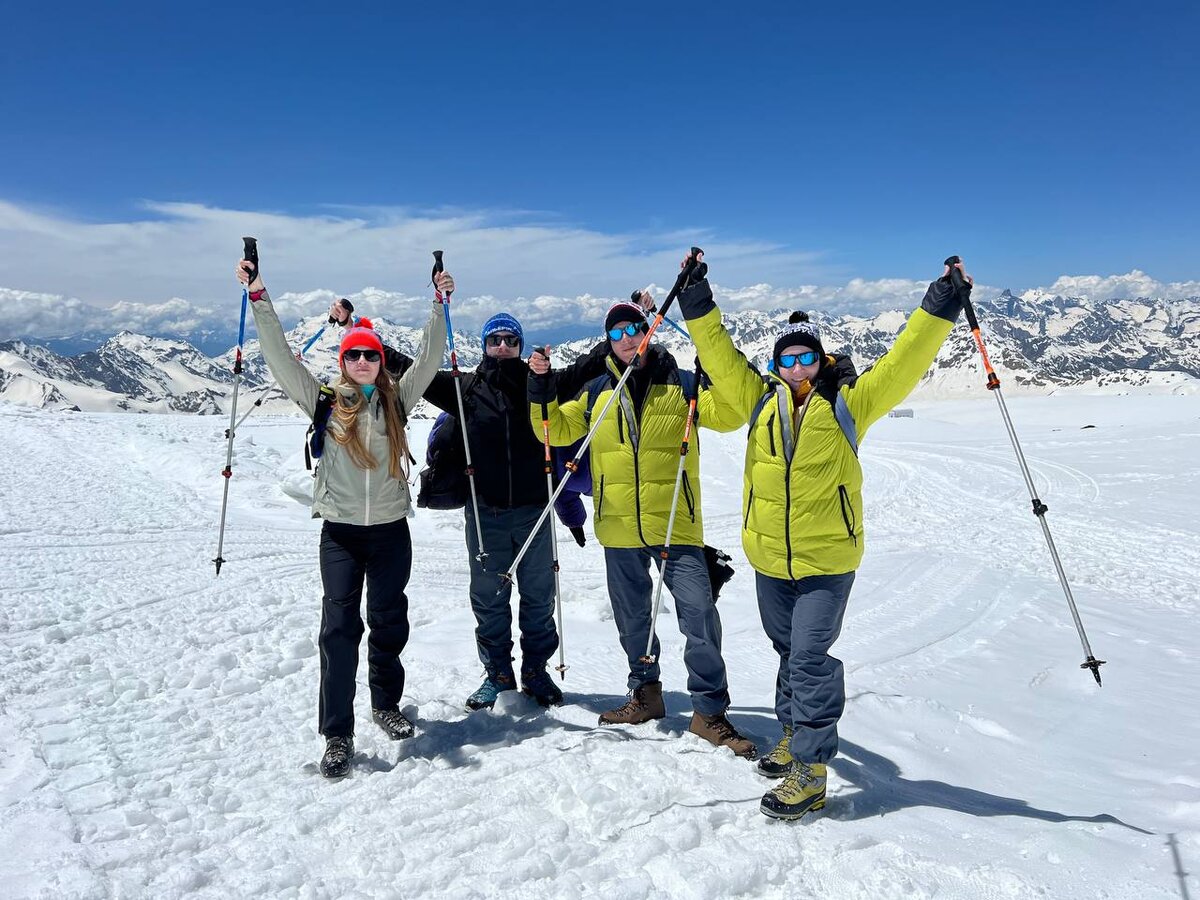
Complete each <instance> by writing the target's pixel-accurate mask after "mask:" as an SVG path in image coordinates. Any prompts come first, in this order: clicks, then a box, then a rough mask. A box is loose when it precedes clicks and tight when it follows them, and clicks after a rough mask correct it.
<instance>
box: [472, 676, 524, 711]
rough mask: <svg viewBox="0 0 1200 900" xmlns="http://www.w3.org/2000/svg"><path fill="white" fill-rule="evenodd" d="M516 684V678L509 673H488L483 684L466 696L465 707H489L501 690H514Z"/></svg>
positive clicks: (493, 704) (473, 708)
mask: <svg viewBox="0 0 1200 900" xmlns="http://www.w3.org/2000/svg"><path fill="white" fill-rule="evenodd" d="M516 686H517V684H516V680H515V679H514V678H513V677H512V676H511V675H489V676H487V678H485V679H483V684H481V685H480V686H479V688H478V689H477V690H476V691H475V693H473V694H472V695H471V696H470V697H468V698H467V709H469V710H472V711H474V710H477V709H491V708H492V707H493V706H495V705H496V698H497V697H499V696H500V694H501V693H502V692H504V691H511V690H515V689H516Z"/></svg>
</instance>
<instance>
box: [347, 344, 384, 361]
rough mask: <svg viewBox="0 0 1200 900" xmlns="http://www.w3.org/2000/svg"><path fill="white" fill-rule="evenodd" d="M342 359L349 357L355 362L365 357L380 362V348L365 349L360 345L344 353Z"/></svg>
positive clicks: (367, 359)
mask: <svg viewBox="0 0 1200 900" xmlns="http://www.w3.org/2000/svg"><path fill="white" fill-rule="evenodd" d="M342 359H348V360H350V361H351V362H355V361H357V360H360V359H365V360H366V361H367V362H379V351H378V350H364V349H362V348H360V347H353V348H351V349H350V350H347V351H346V352H345V353H343V354H342Z"/></svg>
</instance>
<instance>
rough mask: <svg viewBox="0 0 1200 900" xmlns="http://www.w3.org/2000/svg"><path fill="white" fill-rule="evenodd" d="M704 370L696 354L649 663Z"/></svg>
mask: <svg viewBox="0 0 1200 900" xmlns="http://www.w3.org/2000/svg"><path fill="white" fill-rule="evenodd" d="M703 375H704V370H703V369H702V368H701V367H700V355H699V354H696V383H695V384H694V385H693V386H692V396H690V397H688V411H687V419H686V420H685V421H684V423H683V443H682V444H680V445H679V468H677V469H676V470H675V492H674V494H672V495H671V515H670V517H669V518H668V519H667V535H666V539H665V540H664V541H663V548H662V550H660V551H659V554H658V555H659V556H660V557H662V562H660V563H659V565H658V580H657V581H656V582H655V584H654V600H653V601H652V604H653V605H652V607H651V612H650V633H649V634H648V635H646V652H645V653H643V654H642V656H641V662H643V663H645V664H646V665H650V664H651V663H653V662H654V656H653V655H652V654H651V653H650V651H651V650H652V649H653V648H654V628H655V626H656V625H657V624H658V610H659V607H660V606H661V604H660V603H659V599H660V598H661V597H662V589H663V582H664V581H665V580H666V577H667V559H668V558H669V557H670V555H671V532H672V531H674V529H675V514H676V513H677V512H678V511H679V488H680V486H681V485H682V484H683V470H684V466H685V464H686V463H687V455H688V443H689V441H690V440H691V437H692V425H693V424H694V423H695V421H696V399H697V398H698V397H699V396H700V379H701V378H702V377H703Z"/></svg>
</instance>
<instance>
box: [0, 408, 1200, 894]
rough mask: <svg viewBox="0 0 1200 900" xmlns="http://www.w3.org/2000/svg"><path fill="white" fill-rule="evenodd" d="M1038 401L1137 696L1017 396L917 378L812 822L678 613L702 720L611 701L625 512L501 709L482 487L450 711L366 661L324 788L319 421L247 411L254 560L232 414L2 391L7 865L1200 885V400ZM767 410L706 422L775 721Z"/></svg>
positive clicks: (736, 672) (315, 882) (879, 478)
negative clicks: (714, 735)
mask: <svg viewBox="0 0 1200 900" xmlns="http://www.w3.org/2000/svg"><path fill="white" fill-rule="evenodd" d="M1010 405H1011V407H1012V410H1013V413H1014V416H1015V417H1016V420H1017V426H1018V429H1019V431H1020V434H1021V436H1022V439H1023V440H1024V445H1025V449H1026V451H1027V453H1028V455H1029V457H1030V459H1031V463H1032V465H1033V467H1034V469H1035V473H1036V477H1037V480H1038V482H1039V484H1040V485H1041V486H1042V496H1043V498H1044V499H1045V500H1046V502H1047V503H1048V504H1049V505H1050V522H1051V527H1052V528H1053V530H1054V534H1055V536H1056V538H1057V539H1058V543H1059V549H1060V551H1061V553H1062V556H1063V559H1064V561H1065V564H1066V567H1067V570H1068V573H1069V574H1070V576H1071V578H1072V582H1073V585H1074V587H1075V591H1076V597H1077V599H1078V601H1079V605H1080V609H1081V613H1082V616H1083V619H1084V623H1085V625H1086V626H1087V627H1088V630H1089V636H1090V638H1091V641H1092V645H1093V648H1094V650H1095V651H1096V655H1097V656H1099V657H1101V658H1104V659H1107V660H1109V664H1108V665H1107V666H1105V667H1104V669H1103V674H1104V679H1105V687H1104V688H1103V689H1099V688H1097V687H1096V685H1095V684H1094V682H1093V681H1092V678H1091V675H1090V674H1089V673H1087V672H1086V671H1081V670H1080V669H1079V668H1078V663H1079V662H1080V661H1081V659H1082V656H1083V654H1082V651H1081V649H1080V646H1079V643H1078V639H1077V637H1076V635H1075V631H1074V628H1073V626H1072V624H1071V621H1070V617H1069V615H1068V611H1067V607H1066V603H1065V600H1064V598H1063V595H1062V592H1061V590H1060V588H1059V586H1058V584H1057V581H1056V580H1055V578H1054V575H1053V570H1052V569H1051V567H1050V564H1049V561H1048V557H1047V554H1046V550H1045V547H1044V544H1043V541H1042V537H1041V532H1040V530H1039V529H1038V527H1037V524H1036V520H1035V519H1034V517H1033V516H1032V515H1031V514H1030V512H1029V502H1028V498H1027V495H1026V493H1025V488H1024V484H1023V482H1022V481H1021V480H1020V476H1019V473H1018V470H1017V469H1016V466H1015V463H1014V461H1013V457H1012V452H1011V450H1010V448H1009V446H1008V444H1007V439H1006V437H1005V435H1004V432H1003V430H1002V426H1001V423H1000V419H999V416H998V414H997V411H996V408H995V403H994V401H993V400H992V399H991V398H990V396H988V395H987V394H985V393H982V392H981V395H980V397H979V398H977V399H974V400H972V401H964V402H953V403H937V404H927V405H916V417H915V418H914V419H893V420H884V421H883V422H882V423H880V425H879V426H877V428H876V430H875V431H874V432H873V433H872V434H871V435H870V436H869V438H868V440H867V442H866V443H865V444H864V447H863V461H864V465H865V467H866V470H867V501H866V502H867V515H868V518H867V526H868V529H869V545H870V546H869V549H868V553H867V558H866V562H865V564H864V565H863V568H862V569H861V570H860V574H859V579H858V582H857V584H856V585H855V590H854V594H853V597H852V600H851V607H850V612H849V614H848V616H847V621H846V626H845V631H844V635H843V639H842V640H841V642H840V643H839V645H838V650H839V651H840V653H839V655H840V656H841V658H842V659H844V660H845V662H846V671H847V685H848V691H849V697H850V700H849V705H848V708H847V713H846V718H845V720H844V723H843V729H842V736H843V743H842V755H841V757H840V758H839V759H838V760H837V761H836V762H835V763H834V764H833V765H832V767H831V777H830V801H829V805H828V808H827V809H826V810H825V811H824V812H821V813H819V814H815V815H813V816H811V817H810V818H808V819H807V820H805V821H803V822H801V823H797V824H787V823H781V822H775V821H772V820H768V819H767V818H765V817H764V816H762V815H761V814H760V813H759V812H758V801H759V797H760V796H761V794H762V792H763V791H764V790H765V789H766V788H767V786H768V783H767V782H765V781H763V780H761V779H760V778H758V777H757V776H756V775H755V774H754V772H753V770H752V767H751V765H750V764H749V763H746V762H744V761H742V760H738V759H736V758H734V757H733V756H732V755H730V754H729V753H727V752H724V751H718V750H716V749H714V748H712V747H710V746H708V745H707V744H704V743H702V742H701V741H700V740H699V739H697V738H694V737H692V736H691V735H689V734H687V732H686V729H687V722H688V714H689V704H688V701H687V695H686V693H685V692H684V690H683V685H684V674H683V669H682V663H681V661H680V649H681V642H680V639H679V635H678V630H677V628H676V627H675V625H674V622H673V616H672V615H669V614H668V615H664V618H663V620H662V621H663V625H664V627H663V628H661V629H660V630H661V632H662V634H663V638H664V651H663V655H664V683H665V686H666V688H667V691H668V693H667V709H668V713H669V714H668V717H667V718H666V719H665V720H664V721H662V722H661V723H659V724H657V725H646V726H641V727H639V728H631V729H615V730H614V729H600V728H599V727H597V725H596V715H597V713H598V712H599V711H601V710H602V709H604V708H606V707H608V706H610V705H612V704H614V703H616V702H617V701H619V700H620V699H621V695H622V694H623V690H624V687H623V686H624V673H623V667H622V659H621V654H620V652H619V649H618V645H617V641H616V634H615V628H614V626H613V624H612V620H611V615H610V613H609V611H608V602H607V598H606V594H605V590H604V584H603V575H602V571H603V570H602V556H601V552H600V550H599V548H598V547H596V546H594V541H589V544H588V546H587V547H586V548H585V549H583V550H580V549H579V548H577V547H576V546H575V545H574V543H572V542H571V541H570V540H569V538H568V539H567V540H566V541H565V542H563V543H562V544H561V545H560V550H561V553H562V556H563V560H564V577H563V583H564V591H565V605H566V616H567V626H566V627H567V634H566V648H567V653H568V660H567V661H568V663H569V664H570V665H571V669H570V672H569V673H568V677H567V680H566V683H565V688H566V691H567V704H566V705H565V706H563V707H562V708H561V709H557V710H552V711H549V712H543V711H541V710H539V709H537V708H536V707H534V706H533V705H532V703H531V702H530V701H527V700H525V699H524V698H520V697H513V698H511V700H509V699H507V698H506V700H505V702H503V703H502V704H501V706H500V708H498V709H497V710H495V711H494V712H491V713H487V712H484V713H476V714H472V715H467V714H465V713H464V711H463V709H462V701H463V699H464V698H465V697H466V695H467V694H468V693H469V692H470V691H471V690H472V689H473V688H474V687H475V686H476V685H477V683H478V680H479V675H480V669H479V665H478V662H477V660H476V657H475V652H474V646H473V642H472V618H471V615H470V611H469V608H468V606H467V603H466V591H465V584H466V565H465V550H464V548H463V543H462V525H461V517H460V516H459V515H458V514H453V513H426V512H422V513H421V514H420V516H419V518H417V519H416V520H415V521H414V522H413V525H414V534H415V542H416V545H417V551H416V559H415V564H414V572H413V579H412V583H411V586H410V597H411V604H412V619H413V625H414V630H413V638H412V641H411V643H410V645H409V648H408V650H407V652H406V654H405V661H406V664H407V666H408V671H409V693H408V695H407V696H406V700H405V706H406V712H408V713H409V714H410V715H411V716H412V717H414V718H415V719H416V721H417V723H418V734H417V736H416V737H415V738H414V739H412V740H410V741H407V742H403V743H399V744H394V743H391V742H389V741H387V740H386V739H385V738H384V736H383V735H382V733H380V732H378V731H377V730H376V729H375V728H374V727H373V726H372V725H371V724H370V723H369V721H368V719H367V716H366V702H365V700H366V687H365V671H363V672H361V673H360V693H359V728H358V755H357V757H356V760H355V767H354V772H353V774H352V776H351V777H350V778H348V779H346V780H344V781H341V782H337V783H330V782H327V781H324V780H323V779H321V778H320V777H319V775H318V774H317V772H316V766H315V762H316V759H317V757H318V755H319V752H320V747H321V744H320V740H319V738H318V736H317V734H316V731H315V712H316V686H317V669H318V659H317V651H316V646H315V637H316V626H317V619H318V602H319V583H318V579H317V553H316V547H317V531H318V527H319V523H318V522H315V521H312V520H310V519H309V518H308V517H307V514H306V511H305V510H304V509H303V508H302V506H301V505H300V504H299V503H298V502H297V501H296V500H295V499H294V495H295V494H297V493H302V492H303V489H304V486H305V481H306V479H307V475H306V474H305V473H304V468H303V463H302V461H301V458H300V456H299V453H298V450H299V448H300V446H301V442H302V434H303V430H304V425H303V424H302V423H300V422H299V421H298V420H297V419H287V418H266V417H263V418H258V419H257V420H255V419H254V418H252V419H251V420H250V421H249V422H248V423H247V425H246V426H245V427H244V429H243V432H242V434H241V435H240V436H239V441H238V443H239V452H238V454H237V458H236V468H235V472H236V474H235V477H234V481H233V483H232V490H231V508H230V515H229V533H228V535H227V540H226V546H225V552H224V555H225V558H226V559H227V560H228V562H227V563H226V566H225V568H224V570H223V572H222V574H221V576H220V577H219V578H215V577H214V575H213V565H212V562H211V560H212V558H213V556H214V555H215V553H214V551H215V549H216V535H217V517H218V512H219V508H220V495H221V478H220V476H219V471H220V469H221V467H222V465H223V464H224V444H223V441H222V438H221V431H222V429H223V427H224V423H223V422H217V421H216V420H214V419H212V418H192V417H187V416H159V415H102V414H61V413H44V412H33V411H29V410H25V409H21V408H18V407H14V406H0V428H2V429H3V433H4V435H5V439H6V446H7V450H8V454H7V460H8V463H7V466H8V474H7V475H6V476H5V477H4V479H3V480H2V481H0V636H2V638H3V650H2V655H0V746H3V748H4V751H5V752H4V753H3V754H2V755H0V895H3V896H4V897H55V898H57V897H141V896H146V897H156V898H160V897H161V898H170V897H182V896H200V897H251V896H255V897H257V896H272V897H303V898H308V897H312V898H316V897H421V896H430V897H433V896H446V897H455V898H471V897H516V896H520V897H541V896H546V897H577V896H583V897H591V896H603V897H609V898H615V897H620V898H636V897H658V896H673V897H686V898H712V897H735V896H745V897H785V896H786V897H789V898H796V897H823V898H824V897H837V898H872V900H875V898H887V897H905V898H911V897H938V898H980V897H983V898H999V897H1013V898H1026V897H1053V898H1058V897H1071V898H1076V897H1089V898H1090V897H1109V898H1138V900H1144V898H1172V900H1174V898H1181V897H1182V898H1185V900H1186V898H1187V897H1189V896H1200V888H1198V887H1197V882H1196V878H1195V876H1186V875H1183V874H1180V873H1179V871H1178V870H1182V871H1183V872H1186V871H1200V759H1198V757H1200V750H1198V749H1197V748H1198V747H1200V719H1198V718H1197V716H1196V715H1195V709H1196V707H1194V706H1192V704H1193V703H1195V702H1196V699H1197V696H1198V695H1200V677H1198V676H1200V652H1198V651H1200V647H1198V646H1197V645H1198V644H1200V639H1198V637H1197V635H1198V629H1197V617H1198V615H1200V610H1198V609H1197V603H1198V591H1197V575H1196V573H1197V571H1200V539H1198V538H1200V525H1198V520H1197V515H1196V512H1195V506H1196V504H1197V502H1200V469H1198V465H1197V463H1196V460H1197V459H1200V397H1197V396H1190V397H1188V396H1184V397H1172V396H1167V397H1079V396H1076V397H1050V398H1019V399H1010ZM1087 425H1094V426H1095V427H1094V428H1085V427H1084V426H1087ZM426 427H428V426H427V424H421V425H419V426H418V428H417V431H416V433H415V434H414V439H415V440H420V439H421V438H422V437H423V434H421V430H422V429H424V428H426ZM742 440H743V438H742V437H741V436H740V435H732V436H727V437H723V436H716V435H713V434H712V433H709V432H705V433H704V434H703V437H702V442H703V457H702V459H703V464H704V470H705V492H706V493H705V507H706V509H705V518H706V522H707V524H708V526H709V532H710V541H711V542H712V543H714V544H716V545H718V546H721V547H724V548H726V549H728V550H730V551H731V552H733V554H734V557H735V565H736V566H737V568H738V575H737V577H736V578H735V579H734V581H733V582H732V583H731V584H730V585H729V587H728V588H727V589H726V593H725V595H724V596H723V597H722V600H721V610H722V614H723V618H724V623H725V649H726V659H727V662H728V666H729V674H730V678H731V687H732V693H733V698H734V707H733V709H732V711H731V715H732V718H733V719H734V721H735V722H736V723H737V725H738V726H739V727H740V728H742V729H743V730H744V731H745V732H746V733H748V734H750V735H752V736H753V737H754V738H756V739H757V741H758V742H759V744H760V746H762V748H763V749H766V748H767V747H768V746H769V745H770V744H771V743H773V742H774V741H775V739H776V738H777V736H778V729H777V725H776V723H775V722H774V719H773V716H772V714H771V706H772V700H771V697H772V684H773V677H774V670H775V664H776V663H775V659H774V658H773V657H772V654H771V651H770V647H769V645H768V643H767V641H766V638H765V637H764V635H763V633H762V630H761V628H760V626H759V623H758V616H757V612H756V607H755V603H754V599H753V579H752V577H751V575H750V570H749V567H748V566H747V565H746V563H745V559H744V557H743V556H742V554H741V549H740V545H739V541H738V537H737V525H738V510H739V507H740V493H741V476H740V472H741V455H742ZM363 668H364V670H365V666H364V667H363ZM1189 709H1190V710H1192V712H1191V713H1189V712H1188V710H1189ZM1189 890H1190V892H1191V893H1190V894H1189Z"/></svg>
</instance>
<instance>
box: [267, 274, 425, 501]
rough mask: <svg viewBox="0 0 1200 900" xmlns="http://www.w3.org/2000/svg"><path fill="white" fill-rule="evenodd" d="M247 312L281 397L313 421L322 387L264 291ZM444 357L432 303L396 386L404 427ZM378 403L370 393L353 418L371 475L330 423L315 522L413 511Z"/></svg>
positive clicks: (345, 389)
mask: <svg viewBox="0 0 1200 900" xmlns="http://www.w3.org/2000/svg"><path fill="white" fill-rule="evenodd" d="M250 308H251V309H252V310H253V311H254V324H255V326H256V327H257V328H258V340H259V344H260V346H261V347H262V354H263V357H264V358H265V359H266V361H267V367H268V368H269V369H270V370H271V374H272V375H273V376H274V377H275V381H276V382H278V384H279V387H280V388H282V389H283V392H284V393H285V394H287V395H288V397H289V398H290V399H291V400H292V402H294V403H295V404H296V405H297V406H299V407H300V409H302V410H303V411H304V414H305V415H306V416H308V418H309V419H311V418H312V416H313V412H314V411H315V409H316V406H317V398H318V396H319V395H320V391H321V382H319V381H318V380H317V379H316V378H314V377H313V375H312V373H311V372H309V371H308V369H306V368H305V367H304V363H302V362H300V360H298V359H296V357H295V355H294V354H293V353H292V349H291V347H289V346H288V342H287V338H286V337H284V334H283V326H282V325H281V324H280V323H279V316H278V315H277V314H276V313H275V307H274V306H272V305H271V298H270V296H269V295H268V294H267V293H266V292H265V291H264V292H263V294H262V297H261V298H260V299H259V300H256V301H254V302H253V303H251V304H250ZM445 352H446V319H445V315H444V314H443V313H442V310H441V307H440V305H439V304H437V303H434V304H433V309H432V310H430V312H429V321H428V322H426V323H425V336H424V339H423V340H422V341H421V350H420V352H419V353H418V354H417V358H416V361H415V362H414V363H413V365H412V367H411V368H409V370H408V371H407V372H405V373H404V375H403V376H401V378H400V381H399V384H398V386H397V387H398V393H399V399H400V414H401V418H402V420H403V421H404V422H407V421H408V411H409V410H410V409H412V408H413V407H414V406H416V404H417V402H418V401H419V400H420V399H421V395H422V394H423V393H424V392H425V389H426V388H427V387H429V382H430V381H432V380H433V376H434V375H435V374H436V373H437V370H438V366H439V365H440V364H441V361H442V357H443V356H444V355H445ZM335 389H336V390H338V391H339V393H340V394H342V395H343V396H352V395H353V393H354V389H353V388H351V387H349V386H345V385H342V386H338V387H336V388H335ZM379 399H380V398H379V392H378V391H375V392H373V393H372V394H371V397H370V400H369V401H368V402H367V405H366V407H365V408H364V409H363V410H361V411H360V412H359V414H358V417H357V427H358V429H359V432H360V433H361V434H362V440H363V444H364V445H365V446H366V448H367V451H368V452H369V453H370V454H371V455H372V456H374V457H375V460H376V466H375V468H374V469H360V468H359V467H358V466H356V465H355V464H354V463H353V462H352V461H351V459H350V456H349V454H348V453H347V452H346V450H345V448H344V447H343V446H342V445H341V444H339V443H338V442H337V441H336V440H335V439H334V435H336V434H337V433H338V432H339V431H340V429H341V426H340V425H339V424H338V422H337V419H336V418H335V417H334V416H330V417H329V426H328V431H327V432H326V439H325V448H324V452H323V453H322V455H321V464H320V465H319V466H318V467H317V479H316V484H315V485H314V486H313V507H312V510H313V518H322V519H327V520H328V521H330V522H343V523H347V524H350V525H383V524H386V523H388V522H395V521H396V520H397V519H402V518H404V517H405V516H407V515H408V511H409V509H410V507H411V506H412V500H411V497H410V495H409V492H408V483H407V482H406V481H404V479H402V478H401V479H396V478H393V477H392V476H391V474H390V473H389V472H388V440H387V427H386V423H385V422H384V417H383V410H381V409H380V408H379Z"/></svg>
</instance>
